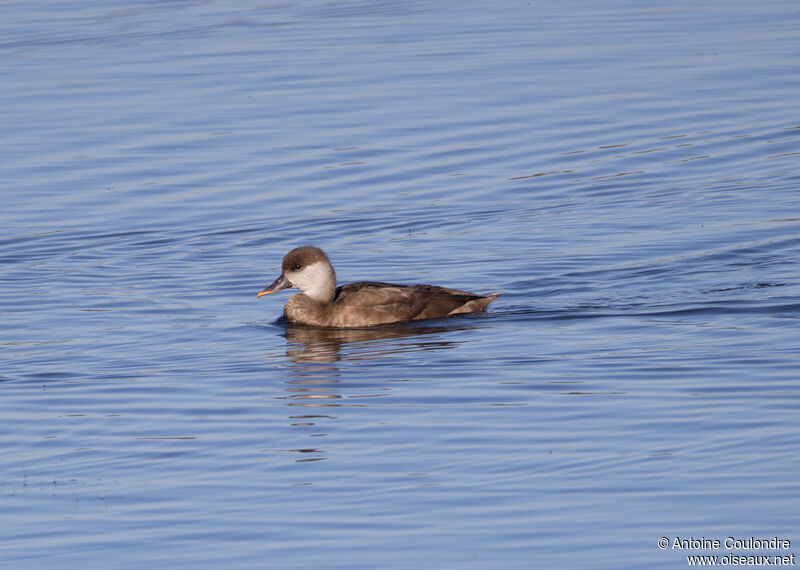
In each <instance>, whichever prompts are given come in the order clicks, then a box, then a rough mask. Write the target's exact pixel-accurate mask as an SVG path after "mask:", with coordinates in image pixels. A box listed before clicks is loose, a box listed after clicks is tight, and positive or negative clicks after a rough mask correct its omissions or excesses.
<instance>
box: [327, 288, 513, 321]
mask: <svg viewBox="0 0 800 570" xmlns="http://www.w3.org/2000/svg"><path fill="white" fill-rule="evenodd" d="M498 296H499V294H495V295H488V296H484V295H475V294H473V293H469V292H467V291H459V290H457V289H448V288H447V287H438V286H436V285H397V284H394V283H382V282H379V281H361V282H358V283H351V284H349V285H342V286H341V287H339V288H338V289H337V290H336V297H335V298H334V301H333V303H332V311H331V315H330V317H331V321H332V326H337V327H353V326H370V325H376V324H383V323H393V322H399V321H411V320H417V319H433V318H438V317H445V316H448V315H455V314H458V313H473V312H478V311H482V310H483V309H485V308H486V306H487V305H488V304H489V303H491V302H492V301H493V300H494V299H495V298H496V297H498Z"/></svg>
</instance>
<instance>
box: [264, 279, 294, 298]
mask: <svg viewBox="0 0 800 570" xmlns="http://www.w3.org/2000/svg"><path fill="white" fill-rule="evenodd" d="M291 286H292V284H291V283H289V280H288V279H286V277H285V276H284V275H283V274H281V276H280V277H278V278H277V279H276V280H275V281H273V282H272V283H270V284H269V285H267V286H266V287H265V288H264V289H262V290H261V291H259V292H258V295H256V298H258V297H261V295H269V294H270V293H275V292H277V291H281V290H283V289H288V288H289V287H291Z"/></svg>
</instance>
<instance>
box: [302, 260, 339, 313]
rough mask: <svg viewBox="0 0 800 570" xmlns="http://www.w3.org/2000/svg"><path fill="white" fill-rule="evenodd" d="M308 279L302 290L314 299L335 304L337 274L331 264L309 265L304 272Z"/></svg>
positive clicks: (317, 263)
mask: <svg viewBox="0 0 800 570" xmlns="http://www.w3.org/2000/svg"><path fill="white" fill-rule="evenodd" d="M303 273H304V274H305V275H304V276H305V277H307V279H306V280H305V281H306V282H305V283H304V284H303V286H302V287H300V290H301V291H302V292H303V293H304V294H306V295H308V296H309V297H311V298H312V299H314V300H315V301H321V302H323V303H331V302H333V297H334V295H335V294H336V273H335V272H334V271H333V267H332V266H331V264H330V263H322V262H319V261H318V262H316V263H312V264H311V265H309V266H308V267H307V268H306V270H305V271H304V272H303Z"/></svg>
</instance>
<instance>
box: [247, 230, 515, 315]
mask: <svg viewBox="0 0 800 570" xmlns="http://www.w3.org/2000/svg"><path fill="white" fill-rule="evenodd" d="M289 287H294V288H295V289H300V293H299V294H297V295H293V296H291V297H289V300H288V301H286V306H285V307H284V309H283V312H284V314H285V315H286V318H287V319H288V320H289V321H290V322H293V323H298V324H303V325H311V326H317V327H336V328H349V327H368V326H373V325H381V324H386V323H398V322H403V321H413V320H418V319H435V318H438V317H447V316H450V315H457V314H461V313H478V312H481V311H483V310H484V309H485V308H486V307H487V305H489V303H491V302H492V301H494V300H495V299H496V298H497V297H499V296H500V295H502V293H492V294H491V295H476V294H475V293H468V292H466V291H458V290H456V289H447V288H445V287H437V286H436V285H394V284H392V283H380V282H377V281H360V282H358V283H351V284H349V285H342V286H341V287H336V273H335V272H334V271H333V266H332V265H331V262H330V260H329V259H328V256H327V255H325V252H324V251H322V250H321V249H319V248H318V247H314V246H312V245H307V246H305V247H298V248H297V249H293V250H292V251H290V252H289V253H287V254H286V257H284V258H283V266H282V268H281V276H280V277H278V278H277V279H276V280H275V281H274V282H272V283H271V284H270V285H269V286H268V287H266V288H265V289H263V290H262V291H260V292H259V293H258V297H261V296H262V295H269V294H270V293H275V292H276V291H281V290H282V289H287V288H289Z"/></svg>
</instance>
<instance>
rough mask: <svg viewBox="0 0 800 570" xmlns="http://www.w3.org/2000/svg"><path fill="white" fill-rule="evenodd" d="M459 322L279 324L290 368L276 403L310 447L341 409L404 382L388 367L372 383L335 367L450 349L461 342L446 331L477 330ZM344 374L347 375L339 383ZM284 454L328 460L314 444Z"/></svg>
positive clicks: (386, 392)
mask: <svg viewBox="0 0 800 570" xmlns="http://www.w3.org/2000/svg"><path fill="white" fill-rule="evenodd" d="M458 320H459V321H460V322H458V323H449V322H446V323H442V322H441V321H440V322H438V323H436V324H421V323H408V324H405V325H394V326H386V327H374V328H364V329H320V328H311V327H305V326H299V325H293V324H291V323H286V322H283V323H280V324H283V325H284V326H285V327H286V333H285V336H286V340H287V348H286V355H287V356H288V357H289V359H290V360H291V362H292V363H293V366H292V368H291V371H290V373H289V376H290V379H288V380H286V386H285V387H284V389H283V391H284V393H283V394H282V395H279V396H277V397H276V398H275V399H276V400H280V401H282V403H283V405H286V406H290V407H291V408H293V413H291V414H290V415H289V416H288V419H289V422H290V425H291V426H292V427H296V428H298V429H299V430H302V431H305V432H306V434H307V437H309V438H314V443H315V444H316V443H317V442H321V441H324V439H317V438H325V437H327V435H328V434H327V431H326V430H325V428H324V425H326V424H327V423H328V422H329V421H331V420H338V419H340V418H341V415H343V414H344V415H346V414H347V412H345V411H344V409H343V408H355V407H365V406H368V405H369V403H368V402H367V401H366V400H368V399H374V398H379V397H387V396H390V395H391V390H392V384H393V383H394V382H405V381H406V379H403V378H397V376H396V371H394V370H395V369H394V367H392V369H393V372H392V375H391V377H390V378H386V379H385V380H384V381H382V382H381V381H378V382H377V383H376V378H375V376H372V375H370V381H369V382H367V383H361V382H359V381H358V376H354V377H350V376H349V375H347V373H346V371H343V368H346V366H345V365H343V364H338V363H340V362H345V361H351V362H355V361H380V360H386V359H388V358H397V356H398V355H399V354H403V353H413V352H419V351H424V350H446V349H450V348H453V347H455V346H458V344H460V342H461V341H460V340H454V339H453V338H452V335H451V334H445V333H453V332H456V331H466V330H472V329H474V328H476V327H475V325H472V324H470V323H465V322H464V319H463V318H462V319H458ZM444 339H447V340H444ZM343 376H348V377H347V378H345V379H343ZM332 412H333V413H332ZM270 451H278V450H270ZM284 451H291V452H295V453H298V454H299V455H300V457H299V458H297V459H296V460H295V461H296V462H310V461H322V460H324V459H327V457H325V456H326V450H325V449H323V448H320V447H317V446H316V445H309V446H305V445H303V446H302V447H298V448H294V449H287V450H284Z"/></svg>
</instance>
